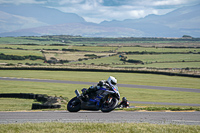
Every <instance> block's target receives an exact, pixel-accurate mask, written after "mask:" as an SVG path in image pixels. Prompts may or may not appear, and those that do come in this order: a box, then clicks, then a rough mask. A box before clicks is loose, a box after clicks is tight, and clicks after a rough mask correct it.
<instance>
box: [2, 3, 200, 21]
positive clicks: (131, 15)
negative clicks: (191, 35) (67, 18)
mask: <svg viewBox="0 0 200 133" xmlns="http://www.w3.org/2000/svg"><path fill="white" fill-rule="evenodd" d="M2 3H14V4H21V3H23V4H25V3H26V4H45V5H46V6H48V7H51V8H56V9H59V10H61V11H63V12H67V13H76V14H78V15H80V16H82V17H83V18H84V19H85V20H86V21H89V22H96V23H99V22H101V21H104V20H108V21H110V20H124V19H137V18H143V17H145V16H147V15H149V14H157V15H162V14H166V13H168V12H169V11H172V10H174V9H176V8H179V7H181V6H183V5H189V4H198V3H199V0H123V1H122V0H38V1H37V0H0V4H2ZM105 5H107V6H105ZM108 5H110V6H108Z"/></svg>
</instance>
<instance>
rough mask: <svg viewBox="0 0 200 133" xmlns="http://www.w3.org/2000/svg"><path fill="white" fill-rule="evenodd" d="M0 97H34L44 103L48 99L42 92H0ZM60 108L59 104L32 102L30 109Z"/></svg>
mask: <svg viewBox="0 0 200 133" xmlns="http://www.w3.org/2000/svg"><path fill="white" fill-rule="evenodd" d="M0 98H23V99H36V100H37V101H38V102H42V103H45V102H46V101H48V96H47V95H43V94H33V93H1V94H0ZM53 108H61V105H47V104H40V103H33V104H32V109H53Z"/></svg>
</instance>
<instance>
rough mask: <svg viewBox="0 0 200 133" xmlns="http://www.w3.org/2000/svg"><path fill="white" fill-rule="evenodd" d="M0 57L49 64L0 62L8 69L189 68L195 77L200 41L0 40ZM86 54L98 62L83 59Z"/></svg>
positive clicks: (103, 39) (198, 60)
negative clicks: (30, 67) (138, 61)
mask: <svg viewBox="0 0 200 133" xmlns="http://www.w3.org/2000/svg"><path fill="white" fill-rule="evenodd" d="M59 45H62V46H59ZM41 50H43V52H44V54H42V52H41ZM0 53H3V54H5V55H17V56H25V55H36V56H44V58H45V60H46V61H48V63H43V62H44V60H43V61H42V60H34V61H33V60H1V59H0V63H1V65H6V64H5V63H8V65H9V64H12V65H18V64H22V65H36V66H37V65H43V66H45V65H46V66H49V65H51V66H52V65H55V66H60V67H65V65H67V66H70V67H73V65H74V64H77V65H82V66H86V65H91V66H93V67H98V66H104V67H111V68H112V67H113V68H116V67H119V68H121V69H126V68H131V69H137V68H145V69H148V70H149V69H150V68H156V69H160V68H165V69H168V70H172V69H173V68H183V69H185V68H188V69H190V70H192V72H191V71H190V74H198V73H196V71H199V70H200V67H199V63H200V56H199V53H200V43H199V38H193V39H189V40H188V39H184V38H87V37H80V36H65V35H60V36H41V37H2V38H0ZM88 54H89V55H95V56H96V57H98V58H94V57H93V58H90V57H87V56H85V55H88ZM109 55H115V56H109ZM121 55H123V56H125V57H127V58H126V61H124V60H123V61H121V58H120V57H119V56H121ZM102 56H103V57H102ZM60 60H61V61H60ZM128 60H140V61H142V62H143V63H139V64H138V63H130V62H128ZM91 66H90V67H91ZM86 67H87V66H86ZM171 72H173V71H171ZM179 72H180V71H179ZM181 72H182V71H181ZM186 73H187V72H186Z"/></svg>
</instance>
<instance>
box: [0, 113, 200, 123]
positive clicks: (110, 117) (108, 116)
mask: <svg viewBox="0 0 200 133" xmlns="http://www.w3.org/2000/svg"><path fill="white" fill-rule="evenodd" d="M25 122H31V123H38V122H64V123H67V122H98V123H113V122H120V123H154V124H186V125H200V111H198V112H131V111H130V112H120V111H113V112H110V113H102V112H101V111H80V112H77V113H70V112H68V111H39V112H0V124H8V123H25Z"/></svg>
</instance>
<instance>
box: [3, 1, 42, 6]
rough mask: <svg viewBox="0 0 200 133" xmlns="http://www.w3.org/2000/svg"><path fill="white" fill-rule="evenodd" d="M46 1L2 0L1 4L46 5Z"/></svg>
mask: <svg viewBox="0 0 200 133" xmlns="http://www.w3.org/2000/svg"><path fill="white" fill-rule="evenodd" d="M44 3H45V2H44V1H36V0H0V4H16V5H19V4H44Z"/></svg>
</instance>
